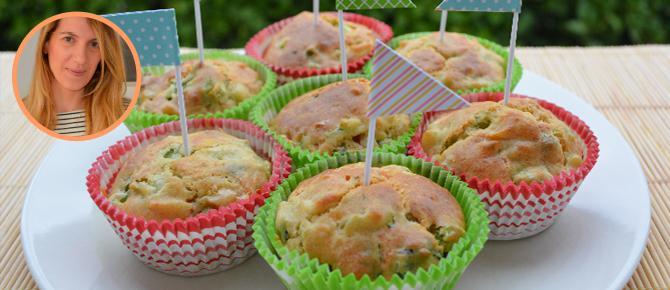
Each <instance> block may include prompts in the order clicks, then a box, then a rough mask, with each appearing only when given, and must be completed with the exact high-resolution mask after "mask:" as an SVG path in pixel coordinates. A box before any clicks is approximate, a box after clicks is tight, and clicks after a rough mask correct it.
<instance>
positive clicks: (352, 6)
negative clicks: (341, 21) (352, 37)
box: [335, 0, 416, 10]
mask: <svg viewBox="0 0 670 290" xmlns="http://www.w3.org/2000/svg"><path fill="white" fill-rule="evenodd" d="M335 7H336V8H337V10H361V9H383V8H415V7H416V5H414V3H413V2H412V0H337V2H336V4H335Z"/></svg>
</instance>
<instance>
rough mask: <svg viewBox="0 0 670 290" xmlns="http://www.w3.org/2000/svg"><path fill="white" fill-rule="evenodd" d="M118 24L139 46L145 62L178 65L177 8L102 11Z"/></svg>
mask: <svg viewBox="0 0 670 290" xmlns="http://www.w3.org/2000/svg"><path fill="white" fill-rule="evenodd" d="M103 16H104V17H105V18H107V19H109V20H111V21H112V22H114V24H116V25H118V26H119V27H120V28H121V29H122V30H123V31H124V32H125V33H126V34H127V35H128V37H129V38H130V40H131V41H132V42H133V44H134V45H135V49H137V54H138V55H139V57H140V64H141V65H142V66H164V65H179V64H180V62H179V37H178V36H177V20H176V19H175V13H174V9H160V10H146V11H135V12H125V13H117V14H107V15H103Z"/></svg>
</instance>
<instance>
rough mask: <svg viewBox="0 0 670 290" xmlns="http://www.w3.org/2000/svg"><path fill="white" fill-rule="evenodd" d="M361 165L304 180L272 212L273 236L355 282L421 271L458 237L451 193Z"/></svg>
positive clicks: (402, 171) (395, 170) (396, 169)
mask: <svg viewBox="0 0 670 290" xmlns="http://www.w3.org/2000/svg"><path fill="white" fill-rule="evenodd" d="M370 177H371V179H370V180H371V181H370V185H369V186H363V184H362V183H363V163H355V164H349V165H345V166H343V167H340V168H336V169H329V170H326V171H324V172H322V173H320V174H318V175H316V176H314V177H312V178H309V179H307V180H304V181H303V182H301V183H300V184H299V185H298V187H297V188H296V189H295V190H294V191H293V192H292V193H291V195H290V196H289V197H288V200H287V201H282V202H281V203H280V204H279V207H278V209H277V216H276V224H275V225H276V230H277V232H278V233H279V235H280V237H281V239H282V241H283V242H285V244H286V246H287V247H288V248H289V249H292V250H298V251H300V252H304V253H307V254H308V255H309V256H310V257H311V258H317V259H318V260H319V261H320V262H321V263H327V264H329V265H330V266H331V267H333V268H334V269H340V270H341V271H342V273H343V275H347V274H349V273H353V274H354V275H355V276H356V277H357V278H361V277H362V276H363V275H366V274H367V275H369V276H370V277H371V278H373V279H374V278H376V277H377V276H379V275H381V276H384V277H385V278H387V279H389V278H390V277H391V276H393V274H396V273H398V274H401V275H402V274H403V273H405V272H408V271H410V272H413V271H416V270H417V269H419V268H424V269H427V268H428V267H429V266H430V265H431V264H434V263H437V261H438V260H439V259H440V258H442V257H445V256H446V253H447V252H448V251H449V250H450V249H451V247H452V246H453V245H454V244H455V243H456V242H457V241H458V239H459V238H460V237H461V236H462V235H463V233H464V232H465V222H464V217H463V213H462V211H461V208H460V206H459V204H458V202H457V201H456V199H455V198H454V197H453V196H452V195H451V193H450V192H449V191H448V190H447V189H445V188H443V187H441V186H439V185H438V184H436V183H434V182H433V181H431V180H430V179H428V178H425V177H423V176H420V175H416V174H414V173H412V172H411V171H410V170H409V169H407V168H406V167H402V166H398V165H388V166H384V167H381V168H375V167H373V168H372V170H371V176H370Z"/></svg>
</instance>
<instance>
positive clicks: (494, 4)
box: [437, 0, 521, 13]
mask: <svg viewBox="0 0 670 290" xmlns="http://www.w3.org/2000/svg"><path fill="white" fill-rule="evenodd" d="M437 10H442V11H479V12H517V13H518V12H521V0H444V1H442V3H440V5H438V6H437Z"/></svg>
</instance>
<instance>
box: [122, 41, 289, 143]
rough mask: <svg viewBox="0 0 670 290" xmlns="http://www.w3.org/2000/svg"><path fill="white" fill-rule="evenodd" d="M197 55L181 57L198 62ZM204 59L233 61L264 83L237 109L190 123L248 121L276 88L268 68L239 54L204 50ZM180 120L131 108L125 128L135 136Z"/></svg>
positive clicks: (154, 70)
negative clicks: (208, 119)
mask: <svg viewBox="0 0 670 290" xmlns="http://www.w3.org/2000/svg"><path fill="white" fill-rule="evenodd" d="M198 57H199V53H197V52H194V53H186V54H182V55H181V60H182V61H188V60H194V59H198ZM204 57H205V59H221V60H232V61H240V62H243V63H245V64H247V65H249V67H251V68H252V69H253V70H255V71H257V72H258V73H259V74H260V76H261V78H262V79H263V86H262V87H261V90H260V91H259V92H258V93H257V94H256V95H254V96H251V97H250V98H248V99H246V100H244V101H242V102H240V103H239V104H237V106H234V107H232V108H228V109H226V110H224V111H220V112H209V113H200V114H191V115H189V116H188V118H189V119H197V118H228V119H239V120H248V115H249V112H250V111H251V109H252V108H253V107H254V105H255V104H256V103H257V102H258V101H259V100H260V99H262V98H263V97H264V96H265V95H267V94H269V93H270V92H271V91H272V90H273V89H274V88H275V87H276V86H277V75H276V74H275V73H274V72H273V71H272V70H270V69H269V68H268V67H267V66H265V65H264V64H262V63H261V62H259V61H257V60H255V59H253V58H251V57H248V56H244V55H240V54H236V53H233V52H230V51H225V50H219V49H207V50H205V55H204ZM170 69H171V67H169V66H168V67H166V66H162V67H161V66H150V67H145V68H143V69H142V72H143V74H145V75H147V74H148V75H162V74H164V73H166V72H167V71H168V70H170ZM175 120H179V115H168V114H159V113H152V112H146V111H142V110H140V109H138V107H135V108H133V110H132V111H131V112H130V115H128V118H126V120H125V122H124V124H126V126H127V127H128V129H129V130H130V131H131V132H137V131H140V130H142V129H144V128H148V127H151V126H155V125H159V124H163V123H167V122H171V121H175Z"/></svg>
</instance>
